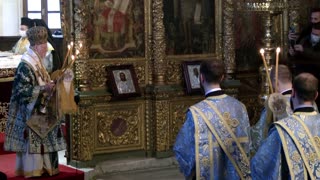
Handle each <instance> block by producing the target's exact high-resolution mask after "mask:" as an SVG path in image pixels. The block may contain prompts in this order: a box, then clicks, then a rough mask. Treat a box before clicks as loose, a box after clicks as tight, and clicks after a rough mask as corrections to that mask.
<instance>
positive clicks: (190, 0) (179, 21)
mask: <svg viewBox="0 0 320 180" xmlns="http://www.w3.org/2000/svg"><path fill="white" fill-rule="evenodd" d="M214 6H215V1H212V0H164V2H163V10H164V26H165V29H166V32H165V33H166V35H165V37H166V42H167V44H166V53H167V54H168V55H182V54H209V53H214V50H215V28H214V24H215V21H214V17H215V12H214V9H215V7H214Z"/></svg>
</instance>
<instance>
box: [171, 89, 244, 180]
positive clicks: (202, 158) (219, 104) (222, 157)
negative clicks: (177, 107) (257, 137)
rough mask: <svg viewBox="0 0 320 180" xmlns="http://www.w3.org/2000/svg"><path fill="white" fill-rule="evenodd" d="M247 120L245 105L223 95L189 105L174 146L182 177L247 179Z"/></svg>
mask: <svg viewBox="0 0 320 180" xmlns="http://www.w3.org/2000/svg"><path fill="white" fill-rule="evenodd" d="M249 127H250V125H249V119H248V115H247V111H246V108H245V106H244V105H243V104H242V103H241V102H239V101H238V100H236V99H234V98H233V97H230V96H228V95H225V94H221V95H218V96H209V97H207V98H206V99H205V100H203V101H201V102H199V103H197V104H195V105H193V106H191V107H190V108H189V111H188V112H187V115H186V121H185V124H184V125H183V126H182V128H181V130H180V132H179V134H178V136H177V139H176V143H175V146H174V152H175V155H176V158H177V160H178V162H179V165H180V170H181V172H183V174H184V175H185V177H190V176H192V174H195V176H196V178H197V179H240V178H241V179H248V178H250V169H249V160H248V154H249V149H250V140H249Z"/></svg>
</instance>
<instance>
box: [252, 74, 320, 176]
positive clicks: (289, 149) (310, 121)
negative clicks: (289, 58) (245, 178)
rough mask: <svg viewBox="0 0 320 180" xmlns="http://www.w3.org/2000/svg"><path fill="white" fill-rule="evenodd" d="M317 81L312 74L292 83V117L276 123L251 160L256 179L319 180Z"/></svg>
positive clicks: (319, 140) (297, 78)
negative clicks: (315, 105)
mask: <svg viewBox="0 0 320 180" xmlns="http://www.w3.org/2000/svg"><path fill="white" fill-rule="evenodd" d="M317 96H318V80H317V79H316V78H315V77H314V76H313V75H312V74H309V73H301V74H299V75H298V76H297V77H296V78H295V79H294V82H293V88H292V94H291V100H290V101H291V104H292V108H293V109H294V110H293V114H292V115H290V116H289V117H287V118H284V119H282V120H280V121H277V122H275V123H274V127H272V129H271V130H270V132H269V135H268V137H267V139H266V140H265V141H264V142H263V144H262V145H261V147H260V148H259V150H258V152H257V153H256V154H255V156H254V157H253V158H252V160H251V172H252V178H253V179H320V151H319V149H320V138H319V137H320V115H319V113H318V112H317V111H316V110H315V109H314V107H313V102H314V100H315V99H316V97H317Z"/></svg>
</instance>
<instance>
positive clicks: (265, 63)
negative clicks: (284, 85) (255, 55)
mask: <svg viewBox="0 0 320 180" xmlns="http://www.w3.org/2000/svg"><path fill="white" fill-rule="evenodd" d="M260 54H261V57H262V61H263V65H264V68H265V70H266V75H267V79H268V83H269V87H270V92H271V93H273V89H272V83H271V79H270V74H269V68H268V66H267V62H266V59H265V57H264V49H260Z"/></svg>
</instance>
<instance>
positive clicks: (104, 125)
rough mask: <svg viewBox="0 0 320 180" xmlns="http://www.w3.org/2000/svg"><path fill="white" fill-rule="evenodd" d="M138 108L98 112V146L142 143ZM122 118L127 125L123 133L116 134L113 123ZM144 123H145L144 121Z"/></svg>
mask: <svg viewBox="0 0 320 180" xmlns="http://www.w3.org/2000/svg"><path fill="white" fill-rule="evenodd" d="M138 112H139V111H138V109H131V110H124V109H123V110H112V111H111V112H105V111H101V112H98V113H97V121H98V125H97V128H98V130H97V131H98V142H97V143H98V146H104V147H108V146H121V145H137V144H141V138H140V134H141V133H142V132H141V127H143V126H141V122H140V120H139V113H138ZM119 119H121V120H122V122H123V124H126V125H125V126H126V127H127V128H126V130H125V131H124V132H122V135H115V134H114V132H115V130H114V129H112V125H113V123H114V122H115V121H117V120H119ZM142 124H143V123H142Z"/></svg>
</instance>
